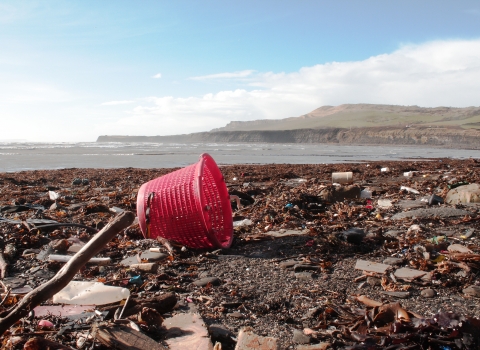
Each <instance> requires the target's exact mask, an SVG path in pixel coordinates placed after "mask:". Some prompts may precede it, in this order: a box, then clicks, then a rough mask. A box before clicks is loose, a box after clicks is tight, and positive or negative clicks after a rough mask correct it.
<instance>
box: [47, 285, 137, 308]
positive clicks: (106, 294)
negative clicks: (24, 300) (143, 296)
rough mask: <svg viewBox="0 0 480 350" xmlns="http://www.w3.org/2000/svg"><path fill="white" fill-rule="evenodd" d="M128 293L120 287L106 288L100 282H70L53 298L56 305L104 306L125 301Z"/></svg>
mask: <svg viewBox="0 0 480 350" xmlns="http://www.w3.org/2000/svg"><path fill="white" fill-rule="evenodd" d="M129 296H130V291H129V290H128V289H126V288H122V287H114V286H106V285H104V284H103V283H100V282H91V281H71V282H70V283H69V284H68V285H67V286H66V287H65V288H63V289H62V290H61V291H60V292H58V293H57V294H55V295H54V296H53V302H54V303H56V304H76V305H105V304H110V303H116V302H118V301H120V300H123V299H127V298H128V297H129Z"/></svg>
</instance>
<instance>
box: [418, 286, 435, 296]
mask: <svg viewBox="0 0 480 350" xmlns="http://www.w3.org/2000/svg"><path fill="white" fill-rule="evenodd" d="M436 294H437V293H436V292H435V291H434V290H433V289H431V288H427V289H424V290H422V291H421V292H420V295H421V296H422V297H424V298H433V297H434V296H435V295H436Z"/></svg>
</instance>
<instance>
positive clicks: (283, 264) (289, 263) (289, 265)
mask: <svg viewBox="0 0 480 350" xmlns="http://www.w3.org/2000/svg"><path fill="white" fill-rule="evenodd" d="M297 264H298V261H295V260H287V261H282V262H280V264H279V265H278V266H280V267H281V268H282V269H289V268H292V267H294V266H295V265H297Z"/></svg>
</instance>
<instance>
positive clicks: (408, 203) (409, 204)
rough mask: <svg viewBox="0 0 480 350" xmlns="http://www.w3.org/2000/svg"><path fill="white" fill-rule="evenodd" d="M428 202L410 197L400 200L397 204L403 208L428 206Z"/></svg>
mask: <svg viewBox="0 0 480 350" xmlns="http://www.w3.org/2000/svg"><path fill="white" fill-rule="evenodd" d="M426 204H427V203H426V202H422V201H421V200H415V201H412V200H410V199H404V200H400V201H398V203H397V205H398V206H399V207H400V208H401V209H416V208H424V207H425V206H426Z"/></svg>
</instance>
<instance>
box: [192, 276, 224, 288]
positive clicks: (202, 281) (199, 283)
mask: <svg viewBox="0 0 480 350" xmlns="http://www.w3.org/2000/svg"><path fill="white" fill-rule="evenodd" d="M209 283H210V284H212V286H219V285H220V284H221V283H222V281H220V278H218V277H205V278H201V279H199V280H196V281H194V282H193V284H194V285H196V286H197V287H205V286H206V285H207V284H209Z"/></svg>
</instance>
